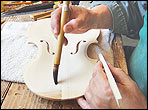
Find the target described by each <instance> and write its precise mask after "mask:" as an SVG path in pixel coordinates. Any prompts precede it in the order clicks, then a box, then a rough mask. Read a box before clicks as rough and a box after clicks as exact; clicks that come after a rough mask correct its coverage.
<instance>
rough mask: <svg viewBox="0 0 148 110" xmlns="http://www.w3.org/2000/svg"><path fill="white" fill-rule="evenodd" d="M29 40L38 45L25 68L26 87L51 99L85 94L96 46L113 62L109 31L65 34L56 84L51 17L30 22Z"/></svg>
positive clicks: (72, 97) (96, 58)
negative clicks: (56, 82)
mask: <svg viewBox="0 0 148 110" xmlns="http://www.w3.org/2000/svg"><path fill="white" fill-rule="evenodd" d="M27 34H28V36H29V43H32V44H34V45H36V46H37V48H38V54H37V56H36V58H34V59H32V60H31V61H30V63H29V64H28V65H27V67H26V69H25V71H24V81H25V84H26V85H27V87H28V88H29V89H30V90H31V91H32V92H33V93H35V94H37V95H39V96H40V97H43V98H46V99H50V100H69V99H76V98H79V97H81V96H83V95H84V93H85V90H86V88H87V86H88V85H89V81H90V80H91V77H92V73H93V69H94V66H95V64H96V62H97V61H98V60H99V59H98V56H97V52H96V48H99V51H100V52H101V53H102V54H103V55H104V57H105V58H106V60H107V61H108V62H110V63H111V64H113V63H114V62H113V61H114V60H113V52H112V49H111V44H112V40H113V36H112V35H111V34H110V32H109V30H100V29H91V30H89V31H87V32H85V33H83V34H66V33H65V35H64V36H65V37H66V38H67V40H68V45H67V46H63V49H62V54H61V62H60V66H59V75H58V81H59V82H58V85H55V83H54V79H53V65H54V56H55V52H56V44H57V40H56V38H55V37H54V34H53V33H52V29H51V19H50V18H46V19H42V20H38V21H35V22H33V23H32V24H31V25H30V27H29V28H28V31H27Z"/></svg>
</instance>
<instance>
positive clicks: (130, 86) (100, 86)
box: [78, 61, 147, 109]
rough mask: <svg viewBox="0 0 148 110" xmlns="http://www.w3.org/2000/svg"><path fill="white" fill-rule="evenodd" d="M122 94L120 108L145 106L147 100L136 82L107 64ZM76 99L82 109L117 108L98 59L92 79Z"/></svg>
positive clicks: (120, 70)
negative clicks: (81, 95) (82, 95)
mask: <svg viewBox="0 0 148 110" xmlns="http://www.w3.org/2000/svg"><path fill="white" fill-rule="evenodd" d="M108 66H109V68H110V70H111V72H112V74H113V76H114V78H115V79H116V81H117V86H118V88H119V91H120V93H121V96H122V100H121V101H120V108H123V109H125V108H128V109H134V108H135V109H138V108H147V101H146V99H145V97H144V95H143V94H142V92H141V91H140V89H139V88H138V86H137V85H136V83H135V82H134V81H133V80H132V79H131V78H130V77H129V76H128V75H127V74H126V73H125V72H123V71H122V69H119V68H115V67H113V66H112V65H111V64H109V65H108ZM84 97H85V99H84V98H79V99H78V104H79V105H80V106H81V107H82V108H83V109H101V108H102V109H116V108H118V106H117V104H116V101H115V98H114V96H113V93H112V90H111V88H110V86H109V83H108V80H107V77H106V75H105V73H104V70H103V68H102V63H101V62H100V61H99V62H98V63H97V64H96V66H95V69H94V72H93V76H92V79H91V81H90V83H89V86H88V88H87V90H86V92H85V94H84Z"/></svg>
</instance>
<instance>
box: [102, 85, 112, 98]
mask: <svg viewBox="0 0 148 110" xmlns="http://www.w3.org/2000/svg"><path fill="white" fill-rule="evenodd" d="M104 95H105V96H112V90H111V88H110V85H109V84H107V85H106V86H105V88H104Z"/></svg>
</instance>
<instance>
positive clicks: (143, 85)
mask: <svg viewBox="0 0 148 110" xmlns="http://www.w3.org/2000/svg"><path fill="white" fill-rule="evenodd" d="M129 71H130V74H129V75H130V76H131V77H132V78H133V80H134V81H135V82H136V83H137V85H138V87H139V88H140V89H141V90H142V92H143V93H144V95H145V97H146V99H147V12H146V15H145V19H144V26H143V27H142V29H141V30H140V41H139V42H138V45H137V46H136V48H135V50H134V52H133V53H132V55H131V57H130V60H129Z"/></svg>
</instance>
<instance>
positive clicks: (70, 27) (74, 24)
mask: <svg viewBox="0 0 148 110" xmlns="http://www.w3.org/2000/svg"><path fill="white" fill-rule="evenodd" d="M80 27H81V20H79V19H72V20H70V21H69V22H68V23H66V24H65V25H64V29H63V30H64V32H65V33H72V32H74V31H76V30H78V29H79V28H80Z"/></svg>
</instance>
